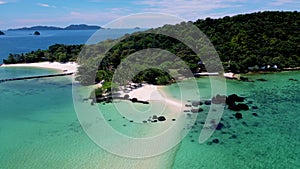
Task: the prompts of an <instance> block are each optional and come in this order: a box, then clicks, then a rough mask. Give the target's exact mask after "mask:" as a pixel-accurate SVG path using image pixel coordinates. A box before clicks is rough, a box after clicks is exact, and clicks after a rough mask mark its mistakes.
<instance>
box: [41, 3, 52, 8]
mask: <svg viewBox="0 0 300 169" xmlns="http://www.w3.org/2000/svg"><path fill="white" fill-rule="evenodd" d="M37 5H38V6H41V7H46V8H56V6H51V5H49V4H44V3H38V4H37Z"/></svg>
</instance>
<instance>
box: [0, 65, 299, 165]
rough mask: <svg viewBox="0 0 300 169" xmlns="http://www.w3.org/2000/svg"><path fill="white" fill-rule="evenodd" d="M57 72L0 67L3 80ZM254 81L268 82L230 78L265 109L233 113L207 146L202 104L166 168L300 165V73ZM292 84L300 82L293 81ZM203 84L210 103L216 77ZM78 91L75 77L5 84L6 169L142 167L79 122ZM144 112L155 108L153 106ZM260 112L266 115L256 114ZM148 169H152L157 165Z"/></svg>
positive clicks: (2, 134) (1, 118) (111, 114)
mask: <svg viewBox="0 0 300 169" xmlns="http://www.w3.org/2000/svg"><path fill="white" fill-rule="evenodd" d="M51 72H53V70H45V69H30V68H5V70H4V69H3V68H0V74H1V76H3V77H4V76H23V75H28V74H36V75H38V74H48V73H51ZM248 77H249V78H251V79H254V80H255V79H258V78H264V79H266V80H267V81H265V82H262V81H255V82H253V83H250V82H238V81H232V80H228V81H227V93H228V94H232V93H236V94H238V95H242V96H244V97H246V103H247V102H249V101H251V103H248V105H250V107H251V106H258V109H251V110H249V111H242V114H243V119H241V120H236V119H235V118H234V116H233V114H234V113H235V112H233V111H229V110H227V109H226V110H225V112H224V114H223V116H222V121H221V122H222V123H223V124H224V128H223V129H222V130H218V131H215V133H214V134H213V135H212V137H211V138H209V139H208V140H207V141H206V142H205V143H203V144H199V143H197V139H198V137H199V133H200V130H201V128H202V126H203V122H204V120H205V118H206V115H207V111H208V109H209V106H202V107H203V109H204V110H205V111H204V112H202V113H199V115H198V118H197V124H196V125H195V126H194V127H192V130H191V132H190V133H189V134H188V135H187V136H186V137H185V138H184V140H183V141H182V143H181V144H180V145H179V149H178V150H176V151H175V150H174V151H171V152H168V153H169V154H168V157H169V158H164V159H163V160H162V161H164V160H168V162H167V163H166V162H165V161H164V162H163V163H165V164H167V165H170V166H172V167H169V166H167V165H166V166H161V168H164V169H165V168H175V169H177V168H178V169H179V168H180V169H182V168H190V169H198V168H295V169H296V168H299V167H300V160H299V157H300V148H299V147H300V135H299V131H300V125H299V123H300V116H299V111H300V105H299V102H300V95H299V93H300V88H299V85H300V72H286V73H285V72H284V73H273V74H265V75H251V76H250V75H249V76H248ZM290 78H293V79H297V80H298V81H291V80H289V79H290ZM216 80H217V79H216ZM184 83H187V82H184ZM197 83H198V84H199V89H200V95H201V96H202V97H203V98H204V99H207V98H210V89H209V86H210V81H209V80H208V78H200V79H198V80H197ZM71 90H72V84H71V80H70V79H69V78H68V77H55V78H45V79H32V80H26V81H15V82H6V83H0V93H1V96H0V145H1V146H0V164H1V168H5V169H6V168H25V169H26V168H124V167H125V166H126V167H127V168H128V167H130V168H135V167H137V166H138V165H134V164H136V162H137V161H139V160H137V159H134V160H133V159H126V158H121V157H118V156H114V155H111V154H109V153H108V152H106V151H104V150H102V149H101V148H99V147H98V146H97V145H96V144H94V143H93V141H92V140H90V139H89V137H88V136H87V135H86V134H85V133H84V131H83V129H82V128H81V126H80V124H79V122H78V119H77V116H76V113H75V110H74V108H73V101H72V91H71ZM166 91H167V92H169V94H170V95H173V96H174V97H175V98H176V97H177V96H178V93H179V92H178V88H177V87H176V85H171V86H168V87H166ZM87 104H89V103H87ZM123 104H126V103H123ZM98 106H99V107H100V108H101V109H102V111H103V114H104V116H105V118H106V119H111V121H110V124H111V125H112V126H113V127H114V128H116V129H117V130H119V131H120V132H122V133H124V134H128V135H130V134H131V135H132V136H137V135H141V136H149V135H151V134H153V133H151V132H150V133H144V132H143V131H144V130H147V127H149V126H146V127H145V126H144V127H141V128H140V130H139V129H138V127H139V125H137V124H135V123H132V122H130V119H124V118H123V115H121V114H118V113H117V112H116V111H115V109H114V108H113V107H112V105H111V104H105V105H98ZM137 109H140V110H141V109H147V106H145V107H143V106H139V107H137ZM124 111H127V110H124ZM254 112H255V113H257V114H258V116H253V115H252V113H254ZM216 113H218V112H216ZM124 125H125V126H124ZM158 128H159V127H158ZM162 129H163V128H162ZM139 132H140V133H139ZM213 139H219V143H218V144H217V143H212V140H213ZM167 140H168V139H167V138H166V141H167ZM176 152H177V153H176ZM172 155H173V156H172ZM157 158H159V157H157ZM122 163H123V165H121V166H120V164H122ZM108 164H109V165H108ZM125 164H126V165H125ZM126 167H125V168H126ZM144 167H145V168H147V167H148V168H151V164H149V166H144Z"/></svg>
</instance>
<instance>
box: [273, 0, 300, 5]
mask: <svg viewBox="0 0 300 169" xmlns="http://www.w3.org/2000/svg"><path fill="white" fill-rule="evenodd" d="M297 1H298V0H297ZM297 1H296V0H276V1H271V3H270V4H271V5H272V6H282V5H286V4H291V3H296V4H297ZM298 4H300V3H299V2H298Z"/></svg>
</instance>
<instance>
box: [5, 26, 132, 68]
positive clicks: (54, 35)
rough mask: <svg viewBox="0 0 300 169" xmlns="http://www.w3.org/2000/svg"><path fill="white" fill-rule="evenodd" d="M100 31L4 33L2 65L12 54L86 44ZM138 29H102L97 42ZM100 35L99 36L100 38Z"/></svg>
mask: <svg viewBox="0 0 300 169" xmlns="http://www.w3.org/2000/svg"><path fill="white" fill-rule="evenodd" d="M96 31H98V30H41V31H39V32H40V33H41V35H40V36H34V35H32V34H33V32H34V31H3V32H4V33H5V35H3V36H0V64H1V63H2V61H3V59H5V58H7V56H8V55H9V54H10V53H13V54H16V53H26V52H31V51H34V50H37V49H47V48H48V47H49V46H51V45H54V44H57V43H58V44H68V45H74V44H85V43H86V41H87V40H88V39H89V38H90V37H91V36H92V35H93V34H94V33H95V32H96ZM136 31H137V30H136V29H100V30H99V32H98V33H99V34H97V37H96V38H93V39H97V40H95V41H91V42H90V43H98V42H99V41H103V40H106V39H116V38H119V37H121V36H123V35H124V34H126V33H133V32H136ZM98 35H99V36H98Z"/></svg>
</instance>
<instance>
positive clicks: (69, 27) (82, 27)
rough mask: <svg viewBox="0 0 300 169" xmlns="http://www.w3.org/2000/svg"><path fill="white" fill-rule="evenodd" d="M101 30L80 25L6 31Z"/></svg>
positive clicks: (34, 27) (97, 27)
mask: <svg viewBox="0 0 300 169" xmlns="http://www.w3.org/2000/svg"><path fill="white" fill-rule="evenodd" d="M92 29H101V27H100V26H94V25H92V26H90V25H85V24H80V25H69V26H67V27H65V28H60V27H55V26H33V27H29V28H28V27H23V28H17V29H8V31H19V30H92Z"/></svg>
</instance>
